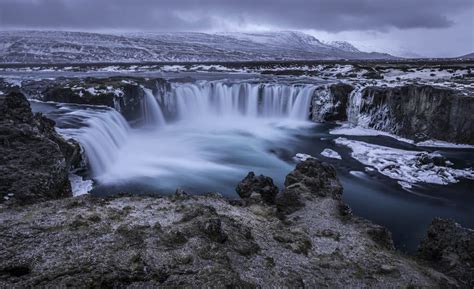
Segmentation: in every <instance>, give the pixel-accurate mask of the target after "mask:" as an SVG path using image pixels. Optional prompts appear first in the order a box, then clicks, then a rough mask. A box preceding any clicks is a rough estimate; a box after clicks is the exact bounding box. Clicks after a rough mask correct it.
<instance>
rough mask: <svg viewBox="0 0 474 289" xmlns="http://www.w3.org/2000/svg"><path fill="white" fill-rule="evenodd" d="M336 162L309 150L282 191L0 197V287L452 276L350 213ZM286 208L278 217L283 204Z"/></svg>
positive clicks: (319, 283)
mask: <svg viewBox="0 0 474 289" xmlns="http://www.w3.org/2000/svg"><path fill="white" fill-rule="evenodd" d="M333 170H334V169H332V168H331V167H330V166H329V165H327V164H324V163H321V162H320V161H317V160H315V159H309V160H307V161H305V162H302V163H300V164H299V165H298V166H297V168H296V169H295V170H294V171H293V172H291V173H290V175H289V176H288V178H287V182H286V188H285V190H295V191H296V192H295V194H296V193H297V196H298V206H295V205H294V203H292V202H289V201H286V202H279V201H278V198H279V197H278V196H277V197H276V199H277V201H276V202H277V205H276V206H275V205H270V204H267V203H265V202H244V203H238V202H230V201H228V200H227V199H225V198H223V197H221V196H220V195H218V194H215V193H213V194H207V195H202V196H189V195H187V194H186V193H185V192H183V191H178V192H177V193H176V194H175V195H172V196H169V197H161V198H151V197H139V196H135V197H115V198H110V199H101V198H97V197H93V196H81V197H77V198H67V199H63V200H56V201H49V202H44V203H40V204H33V205H30V206H24V207H11V206H7V205H5V204H3V205H0V219H1V220H2V222H1V223H0V236H1V239H2V246H1V247H0V287H31V286H38V287H42V286H46V287H119V288H132V287H133V288H136V287H151V286H154V287H163V288H165V287H166V288H169V287H199V288H202V287H210V288H223V287H237V288H259V287H261V288H275V287H291V288H294V287H308V288H320V287H329V288H348V287H351V288H354V287H357V288H359V287H371V288H387V287H402V288H406V287H410V288H417V287H426V288H446V287H456V286H457V285H458V283H457V281H456V280H455V279H454V278H451V277H447V276H445V275H443V274H442V273H439V272H438V271H435V270H433V269H430V268H429V267H426V266H422V265H420V264H418V263H416V261H414V260H412V259H409V258H406V257H404V256H402V255H400V254H398V253H397V252H395V251H393V250H392V248H391V247H390V246H387V242H388V243H390V241H391V238H390V236H389V235H387V234H386V233H385V231H384V229H383V228H382V227H380V226H376V225H373V224H372V223H370V222H368V221H366V220H364V219H360V218H358V217H356V216H352V215H351V214H350V210H348V209H347V206H346V205H345V204H344V203H343V202H342V200H341V193H342V188H341V186H340V184H339V181H338V180H337V178H336V176H335V174H334V171H333ZM285 206H289V207H292V210H291V212H290V211H286V212H285V213H284V215H283V216H282V214H281V212H280V210H282V209H284V207H285Z"/></svg>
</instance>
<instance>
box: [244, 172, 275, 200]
mask: <svg viewBox="0 0 474 289" xmlns="http://www.w3.org/2000/svg"><path fill="white" fill-rule="evenodd" d="M235 191H236V192H237V193H238V194H239V196H240V197H241V198H242V199H248V198H250V197H251V196H252V194H258V195H260V196H261V197H262V200H263V201H264V202H266V203H267V204H273V203H274V202H275V196H276V195H277V194H278V188H277V187H276V186H275V185H274V184H273V180H272V178H270V177H266V176H264V175H260V176H256V175H255V173H254V172H250V173H248V175H247V176H246V177H245V178H244V179H243V180H242V181H241V182H240V183H239V184H238V185H237V187H236V188H235Z"/></svg>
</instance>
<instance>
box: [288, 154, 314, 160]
mask: <svg viewBox="0 0 474 289" xmlns="http://www.w3.org/2000/svg"><path fill="white" fill-rule="evenodd" d="M293 159H294V160H295V161H297V162H304V161H306V160H307V159H315V157H313V156H312V155H307V154H302V153H298V154H296V155H295V156H294V157H293Z"/></svg>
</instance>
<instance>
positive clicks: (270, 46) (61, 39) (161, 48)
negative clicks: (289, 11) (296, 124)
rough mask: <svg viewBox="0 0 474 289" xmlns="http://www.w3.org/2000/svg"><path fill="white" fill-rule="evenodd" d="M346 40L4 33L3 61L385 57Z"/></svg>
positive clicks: (280, 35)
mask: <svg viewBox="0 0 474 289" xmlns="http://www.w3.org/2000/svg"><path fill="white" fill-rule="evenodd" d="M385 58H393V56H391V55H389V54H383V53H366V52H361V51H359V50H358V49H357V48H355V47H354V46H352V45H351V44H349V43H347V42H340V41H339V42H332V43H323V42H321V41H319V40H318V39H316V38H315V37H313V36H311V35H308V34H304V33H300V32H292V31H283V32H264V33H214V34H208V33H197V32H177V33H176V32H174V33H127V34H123V33H122V34H99V33H86V32H64V31H3V32H0V63H32V64H33V63H91V62H130V63H135V62H202V61H255V60H256V61H264V60H317V59H385Z"/></svg>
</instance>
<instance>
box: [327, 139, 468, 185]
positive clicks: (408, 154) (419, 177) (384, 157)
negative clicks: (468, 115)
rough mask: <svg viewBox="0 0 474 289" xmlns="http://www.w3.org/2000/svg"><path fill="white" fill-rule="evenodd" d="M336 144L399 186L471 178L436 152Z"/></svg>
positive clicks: (357, 143)
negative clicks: (396, 181) (344, 147)
mask: <svg viewBox="0 0 474 289" xmlns="http://www.w3.org/2000/svg"><path fill="white" fill-rule="evenodd" d="M335 142H336V144H340V145H345V146H347V147H349V148H350V149H352V154H351V156H352V157H353V158H355V159H356V160H358V161H359V162H361V163H362V164H364V165H367V166H371V167H373V168H375V169H376V170H377V171H378V172H379V173H381V174H383V175H385V176H387V177H389V178H392V179H395V180H400V181H402V182H403V183H402V184H400V185H402V186H403V187H404V188H408V187H409V185H408V184H410V186H411V185H412V184H416V183H429V184H438V185H447V184H450V183H457V182H458V181H459V178H468V179H474V171H473V170H472V168H466V169H464V170H462V169H454V168H451V167H449V166H450V165H451V163H450V162H449V161H446V159H444V158H443V157H442V156H441V155H439V154H436V153H427V152H417V151H407V150H401V149H394V148H390V147H385V146H379V145H373V144H368V143H365V142H361V141H355V140H348V139H346V138H337V139H336V140H335Z"/></svg>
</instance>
